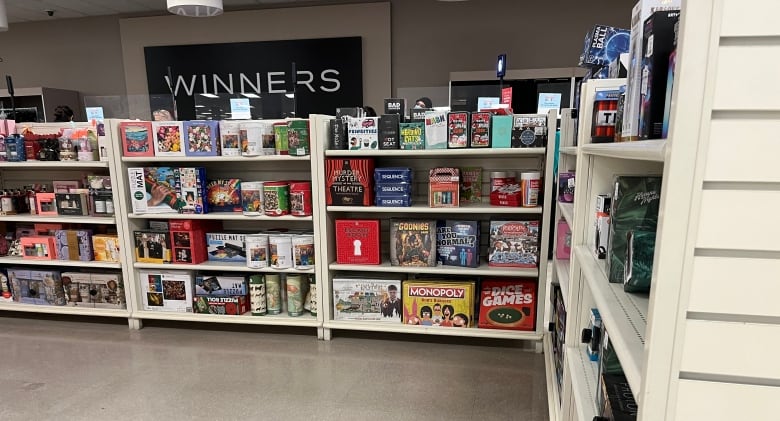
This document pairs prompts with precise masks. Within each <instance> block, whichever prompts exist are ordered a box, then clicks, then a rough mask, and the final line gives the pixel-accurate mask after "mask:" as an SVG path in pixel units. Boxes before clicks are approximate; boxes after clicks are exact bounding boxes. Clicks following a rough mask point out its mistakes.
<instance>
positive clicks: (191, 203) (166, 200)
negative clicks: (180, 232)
mask: <svg viewBox="0 0 780 421" xmlns="http://www.w3.org/2000/svg"><path fill="white" fill-rule="evenodd" d="M127 172H128V176H129V180H130V197H131V203H132V208H133V212H134V213H139V214H141V213H197V214H201V213H206V212H208V201H207V200H206V197H207V195H206V170H205V168H203V167H181V168H179V167H146V168H128V169H127ZM158 190H159V191H161V192H163V193H164V195H163V197H162V200H161V201H158V200H157V199H153V197H152V192H157V191H158Z"/></svg>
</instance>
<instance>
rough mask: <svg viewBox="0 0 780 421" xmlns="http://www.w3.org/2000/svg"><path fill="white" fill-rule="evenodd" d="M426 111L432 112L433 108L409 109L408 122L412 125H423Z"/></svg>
mask: <svg viewBox="0 0 780 421" xmlns="http://www.w3.org/2000/svg"><path fill="white" fill-rule="evenodd" d="M427 111H433V108H410V109H409V121H410V122H412V123H414V122H418V123H425V113H426V112H427Z"/></svg>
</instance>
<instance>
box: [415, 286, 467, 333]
mask: <svg viewBox="0 0 780 421" xmlns="http://www.w3.org/2000/svg"><path fill="white" fill-rule="evenodd" d="M402 288H403V294H402V295H401V302H402V303H403V307H404V314H403V322H404V324H408V325H420V326H438V327H472V326H473V325H474V291H475V285H474V282H472V281H464V282H448V281H404V282H403V285H402Z"/></svg>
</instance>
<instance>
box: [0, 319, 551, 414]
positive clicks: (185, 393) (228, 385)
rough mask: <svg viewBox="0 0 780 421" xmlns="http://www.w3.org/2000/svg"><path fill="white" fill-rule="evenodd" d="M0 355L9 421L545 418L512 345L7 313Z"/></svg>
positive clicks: (532, 363) (536, 372)
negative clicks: (323, 337) (326, 338)
mask: <svg viewBox="0 0 780 421" xmlns="http://www.w3.org/2000/svg"><path fill="white" fill-rule="evenodd" d="M412 339H413V338H412ZM0 350H1V352H2V353H1V354H0V355H2V358H0V396H2V405H0V419H1V420H3V421H12V420H22V419H24V420H29V419H40V420H48V419H57V420H111V421H120V420H153V419H154V420H161V419H165V420H185V419H186V420H196V419H198V420H200V419H204V420H223V419H224V420H227V419H254V420H356V419H361V420H392V421H399V420H415V421H418V420H447V421H460V420H475V419H482V420H518V421H537V420H539V421H541V420H545V419H547V396H546V393H547V392H546V387H545V373H544V360H543V356H542V355H541V354H534V353H530V352H525V351H521V350H517V349H512V348H506V347H485V346H465V345H455V344H451V343H450V344H441V343H419V342H409V341H392V340H380V339H357V338H337V339H335V340H334V341H332V342H323V341H317V340H316V339H315V338H314V337H313V336H311V335H306V336H303V335H290V334H269V333H242V332H219V331H201V330H188V329H181V328H167V327H166V328H162V327H156V328H155V327H147V328H145V329H143V330H141V331H134V332H133V331H129V330H128V329H127V327H126V326H125V325H106V324H91V323H77V322H57V321H50V320H28V319H16V318H8V317H0Z"/></svg>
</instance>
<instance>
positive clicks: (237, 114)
mask: <svg viewBox="0 0 780 421" xmlns="http://www.w3.org/2000/svg"><path fill="white" fill-rule="evenodd" d="M230 115H231V118H232V119H234V120H236V119H251V118H252V113H251V112H250V110H249V98H230Z"/></svg>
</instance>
